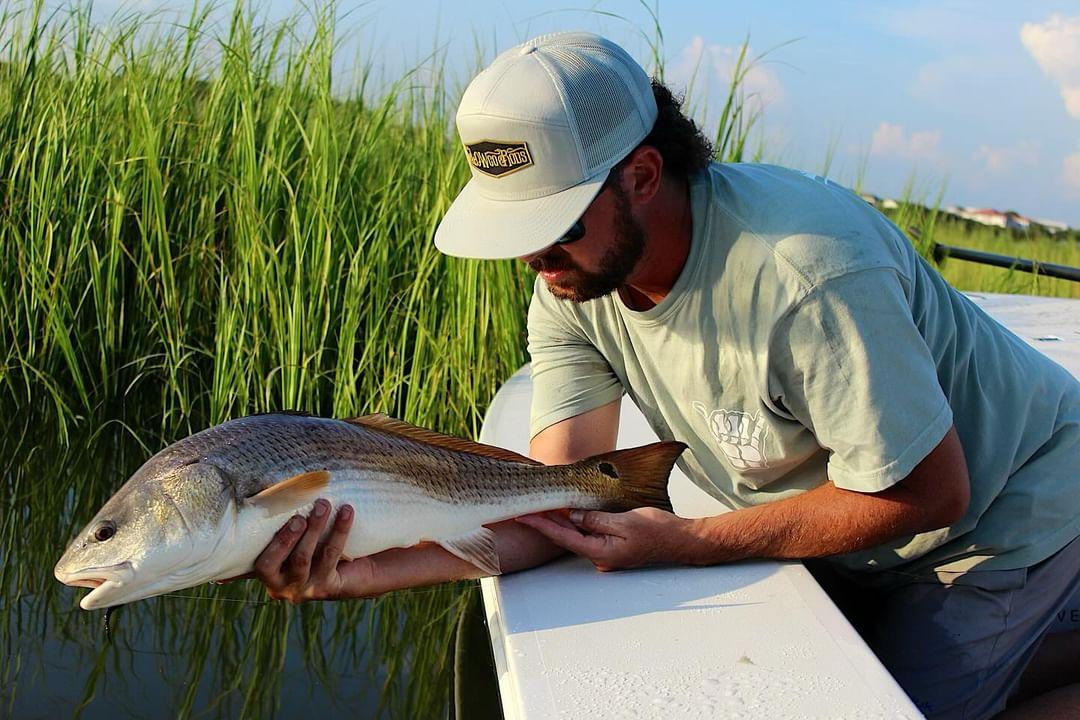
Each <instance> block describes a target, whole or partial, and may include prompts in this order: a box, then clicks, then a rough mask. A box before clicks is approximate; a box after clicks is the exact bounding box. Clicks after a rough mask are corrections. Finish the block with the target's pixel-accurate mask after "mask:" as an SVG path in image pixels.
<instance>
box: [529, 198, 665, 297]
mask: <svg viewBox="0 0 1080 720" xmlns="http://www.w3.org/2000/svg"><path fill="white" fill-rule="evenodd" d="M617 180H618V178H612V182H610V183H609V184H608V185H607V187H605V189H604V190H602V191H601V192H600V194H599V195H597V196H596V199H595V200H593V202H592V204H591V205H589V208H588V209H587V210H586V211H585V214H584V215H582V216H581V221H582V223H583V224H584V225H585V235H584V236H583V237H582V238H581V239H580V240H575V241H574V242H569V243H565V244H562V245H552V246H551V247H549V248H547V249H546V250H543V251H541V252H540V253H537V254H535V255H528V256H526V257H523V258H521V259H522V260H524V261H525V262H527V263H528V264H529V266H530V267H531V268H532V269H533V270H535V271H536V272H537V273H538V274H539V275H540V277H542V278H543V279H544V282H546V283H547V286H548V289H549V290H550V291H551V294H552V295H554V296H555V297H557V298H560V299H563V300H572V301H573V302H585V301H587V300H595V299H596V298H599V297H603V296H604V295H607V294H609V293H611V292H613V291H615V290H616V289H618V288H619V287H620V286H622V285H625V284H626V280H627V278H628V277H630V273H631V272H633V270H634V268H635V267H636V266H637V263H638V261H639V260H640V259H641V255H642V253H643V252H644V250H645V233H644V231H643V230H642V228H641V225H640V224H638V222H637V220H635V219H634V216H633V214H632V213H631V210H630V200H629V198H627V197H626V193H625V192H624V191H623V189H622V187H621V186H620V185H619V183H618V181H617Z"/></svg>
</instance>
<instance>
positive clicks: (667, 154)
mask: <svg viewBox="0 0 1080 720" xmlns="http://www.w3.org/2000/svg"><path fill="white" fill-rule="evenodd" d="M652 91H653V97H655V98H656V110H657V115H656V123H655V124H654V125H653V129H652V130H651V131H649V134H648V135H646V136H645V139H644V140H642V141H641V143H640V144H641V145H651V146H652V147H654V148H656V149H657V150H658V151H659V152H660V156H661V157H662V158H663V159H664V172H665V173H668V174H670V175H673V176H676V177H684V178H686V177H690V176H691V175H693V174H695V173H697V172H699V171H701V170H704V169H705V168H706V167H707V166H708V165H709V163H710V162H712V157H713V148H712V143H710V142H709V141H708V140H706V139H705V136H704V135H703V134H702V133H701V129H700V128H699V127H698V126H697V124H695V123H694V121H693V120H691V119H690V118H688V117H686V116H685V115H683V113H682V104H683V98H681V97H678V96H676V95H675V94H674V93H672V92H671V90H670V89H668V87H667V86H666V85H664V84H663V83H662V82H660V81H659V80H656V79H653V81H652Z"/></svg>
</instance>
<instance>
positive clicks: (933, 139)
mask: <svg viewBox="0 0 1080 720" xmlns="http://www.w3.org/2000/svg"><path fill="white" fill-rule="evenodd" d="M940 146H941V131H940V130H923V131H920V132H915V133H910V134H909V133H908V132H907V131H906V130H904V126H903V125H894V124H892V123H887V122H883V123H881V124H880V125H878V128H877V130H875V131H874V137H873V139H872V140H871V141H870V154H871V155H895V156H899V157H907V158H913V159H920V160H934V161H937V160H940V152H939V151H940Z"/></svg>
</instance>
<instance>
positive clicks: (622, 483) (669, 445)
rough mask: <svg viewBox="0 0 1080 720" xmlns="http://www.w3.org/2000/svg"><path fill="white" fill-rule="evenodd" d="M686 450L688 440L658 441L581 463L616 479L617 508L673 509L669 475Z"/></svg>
mask: <svg viewBox="0 0 1080 720" xmlns="http://www.w3.org/2000/svg"><path fill="white" fill-rule="evenodd" d="M685 449H686V444H685V443H681V442H658V443H652V444H651V445H643V446H642V447H636V448H631V449H629V450H615V451H614V452H609V453H604V454H603V455H594V456H593V457H591V458H588V459H587V460H584V461H582V462H583V463H584V464H586V465H587V466H589V467H590V468H592V469H594V470H596V471H598V472H600V473H603V474H604V475H607V476H608V477H610V478H613V479H615V481H616V488H615V498H614V504H615V505H616V506H618V509H621V510H629V509H630V508H636V507H644V506H648V507H655V508H660V509H661V510H667V511H668V512H671V498H670V497H669V496H668V492H667V483H668V475H670V474H671V468H672V466H673V465H674V464H675V461H676V460H677V459H678V457H679V455H681V454H682V451H683V450H685Z"/></svg>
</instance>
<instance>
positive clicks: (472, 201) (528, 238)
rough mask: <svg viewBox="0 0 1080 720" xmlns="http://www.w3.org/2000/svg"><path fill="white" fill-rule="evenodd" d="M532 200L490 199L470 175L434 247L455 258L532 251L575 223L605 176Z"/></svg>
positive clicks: (507, 255) (498, 256)
mask: <svg viewBox="0 0 1080 720" xmlns="http://www.w3.org/2000/svg"><path fill="white" fill-rule="evenodd" d="M607 175H608V170H604V171H603V172H600V173H597V174H596V175H594V176H593V177H591V178H589V179H588V180H586V181H585V182H582V183H579V184H577V185H574V186H573V187H569V188H567V189H566V190H561V191H559V192H557V193H554V194H552V195H546V196H544V197H541V198H535V199H533V200H492V199H491V198H486V197H484V196H483V195H481V194H480V193H479V192H478V191H477V187H476V183H475V182H473V181H472V180H470V181H469V182H468V183H466V185H465V187H464V188H462V190H461V193H460V194H459V195H458V196H457V198H456V199H455V200H454V202H453V204H452V205H451V206H450V209H449V210H447V211H446V215H444V216H443V219H442V222H440V223H439V227H438V228H437V229H436V230H435V247H437V248H438V249H439V250H440V251H441V252H444V253H446V254H447V255H454V256H456V257H466V258H478V259H484V260H497V259H503V258H516V257H521V256H523V255H531V254H532V253H535V252H539V251H540V250H543V249H544V248H546V247H548V246H549V245H552V244H554V243H555V241H556V240H558V239H559V238H561V237H562V236H563V235H564V234H566V231H567V230H569V229H570V227H571V226H572V225H573V224H574V223H575V222H577V220H578V218H580V217H581V215H582V213H584V212H585V210H586V208H588V207H589V204H590V203H591V202H592V201H593V199H594V198H595V197H596V196H597V195H598V194H599V193H600V188H601V187H602V186H603V184H604V180H605V179H606V178H607Z"/></svg>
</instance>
